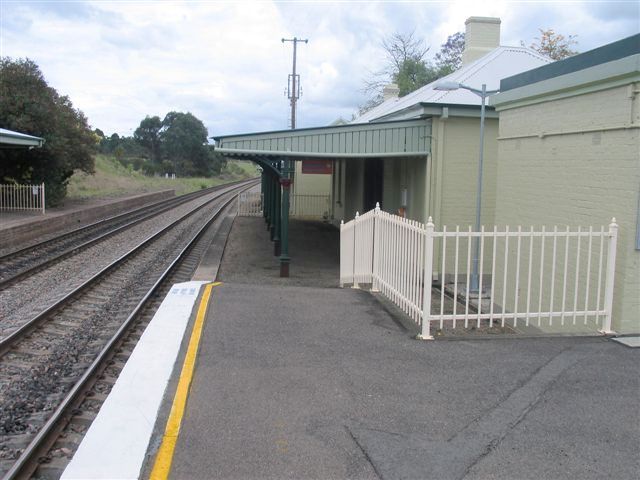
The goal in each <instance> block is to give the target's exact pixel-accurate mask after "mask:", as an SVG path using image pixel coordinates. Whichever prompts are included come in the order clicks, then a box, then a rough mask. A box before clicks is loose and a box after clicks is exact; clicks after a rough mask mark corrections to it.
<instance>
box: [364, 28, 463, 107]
mask: <svg viewBox="0 0 640 480" xmlns="http://www.w3.org/2000/svg"><path fill="white" fill-rule="evenodd" d="M382 48H383V50H384V52H385V66H384V67H383V68H382V69H381V70H380V71H378V72H375V73H373V74H370V77H369V78H368V79H367V80H365V86H364V89H363V90H364V92H365V93H367V94H368V96H369V97H368V98H367V100H366V101H365V103H364V104H363V105H360V106H359V107H358V114H359V115H362V114H363V113H365V112H367V111H368V110H371V109H372V108H374V107H376V106H377V105H380V104H381V103H382V101H383V97H382V90H383V88H384V86H385V85H387V84H389V83H391V82H393V83H396V84H397V85H398V88H399V89H400V94H399V95H400V97H403V96H405V95H407V94H409V93H411V92H413V91H415V90H417V89H419V88H420V87H423V86H425V85H427V84H429V83H431V82H434V81H436V80H437V79H439V78H442V77H444V76H446V75H449V74H450V73H452V72H454V71H455V70H457V69H458V68H460V65H461V63H462V51H463V50H464V33H462V32H458V33H455V34H453V35H450V36H449V37H448V38H447V42H446V43H444V44H443V45H442V46H441V48H440V52H439V53H437V54H436V56H435V65H433V64H432V63H431V62H429V61H428V60H427V59H426V55H427V53H428V51H429V47H426V46H425V45H424V42H423V41H422V40H419V39H416V38H415V35H414V33H413V32H412V33H410V34H401V33H394V34H393V35H392V36H391V37H389V38H388V39H385V40H383V42H382Z"/></svg>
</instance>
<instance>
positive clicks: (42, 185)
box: [40, 182, 44, 215]
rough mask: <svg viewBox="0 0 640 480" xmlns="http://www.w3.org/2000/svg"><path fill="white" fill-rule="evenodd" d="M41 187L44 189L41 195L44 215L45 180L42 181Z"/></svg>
mask: <svg viewBox="0 0 640 480" xmlns="http://www.w3.org/2000/svg"><path fill="white" fill-rule="evenodd" d="M40 188H41V189H42V195H40V199H41V201H42V214H43V215H44V182H42V184H41V185H40Z"/></svg>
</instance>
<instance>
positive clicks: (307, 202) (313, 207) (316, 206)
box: [289, 194, 330, 220]
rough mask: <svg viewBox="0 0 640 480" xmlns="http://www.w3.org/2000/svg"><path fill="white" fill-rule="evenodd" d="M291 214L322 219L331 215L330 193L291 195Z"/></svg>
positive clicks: (298, 216)
mask: <svg viewBox="0 0 640 480" xmlns="http://www.w3.org/2000/svg"><path fill="white" fill-rule="evenodd" d="M289 205H290V208H289V215H290V216H292V217H297V218H308V219H318V220H319V219H322V218H328V217H329V208H330V198H329V195H303V194H295V195H291V199H290V204H289Z"/></svg>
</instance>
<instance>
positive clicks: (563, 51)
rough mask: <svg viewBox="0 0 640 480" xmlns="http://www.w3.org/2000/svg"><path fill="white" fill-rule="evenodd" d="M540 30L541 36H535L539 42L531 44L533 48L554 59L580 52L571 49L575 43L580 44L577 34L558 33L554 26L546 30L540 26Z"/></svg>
mask: <svg viewBox="0 0 640 480" xmlns="http://www.w3.org/2000/svg"><path fill="white" fill-rule="evenodd" d="M538 30H539V31H540V36H539V37H535V39H534V40H537V42H533V43H532V44H531V45H530V48H531V49H533V50H535V51H537V52H539V53H541V54H542V55H545V56H547V57H549V58H551V59H553V60H562V59H563V58H567V57H572V56H573V55H575V54H577V53H578V52H577V51H576V50H572V49H571V47H572V46H573V45H577V44H578V41H577V40H576V39H575V38H576V35H569V36H568V37H565V36H564V35H561V34H559V33H556V32H555V31H554V30H553V29H552V28H547V29H546V30H543V29H542V28H539V29H538ZM521 44H522V42H521Z"/></svg>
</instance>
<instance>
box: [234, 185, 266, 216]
mask: <svg viewBox="0 0 640 480" xmlns="http://www.w3.org/2000/svg"><path fill="white" fill-rule="evenodd" d="M238 216H239V217H261V216H262V193H260V192H251V191H249V192H243V193H241V194H240V195H238Z"/></svg>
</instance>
